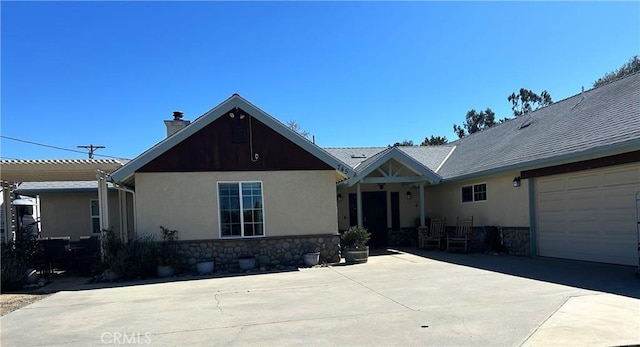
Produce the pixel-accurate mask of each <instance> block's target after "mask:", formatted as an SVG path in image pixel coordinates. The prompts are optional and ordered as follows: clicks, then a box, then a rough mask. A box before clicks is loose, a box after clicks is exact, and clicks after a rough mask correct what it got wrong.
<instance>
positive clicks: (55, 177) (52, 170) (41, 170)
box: [0, 159, 123, 182]
mask: <svg viewBox="0 0 640 347" xmlns="http://www.w3.org/2000/svg"><path fill="white" fill-rule="evenodd" d="M122 165H123V162H121V161H118V160H113V159H51V160H1V161H0V179H1V180H2V181H7V182H45V181H92V180H95V179H96V173H97V172H96V171H97V170H101V171H104V172H106V173H111V172H113V171H114V170H116V169H117V168H119V167H121V166H122Z"/></svg>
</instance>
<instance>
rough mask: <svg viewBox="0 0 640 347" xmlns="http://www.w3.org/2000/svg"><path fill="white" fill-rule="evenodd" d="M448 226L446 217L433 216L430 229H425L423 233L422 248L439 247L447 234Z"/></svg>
mask: <svg viewBox="0 0 640 347" xmlns="http://www.w3.org/2000/svg"><path fill="white" fill-rule="evenodd" d="M446 228H447V219H446V218H431V225H430V226H429V230H427V231H425V232H424V234H423V235H422V239H421V240H422V242H421V244H420V248H431V247H437V248H438V249H439V248H440V245H441V243H442V239H443V238H444V236H445V231H446Z"/></svg>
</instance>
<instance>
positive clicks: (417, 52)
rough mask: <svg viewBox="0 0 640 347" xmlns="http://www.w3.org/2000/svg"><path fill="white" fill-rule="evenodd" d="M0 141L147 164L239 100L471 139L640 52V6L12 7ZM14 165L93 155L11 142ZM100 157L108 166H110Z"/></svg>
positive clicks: (318, 129) (402, 132) (321, 132)
mask: <svg viewBox="0 0 640 347" xmlns="http://www.w3.org/2000/svg"><path fill="white" fill-rule="evenodd" d="M0 6H1V8H0V9H1V19H2V34H1V35H2V36H1V49H2V51H1V64H2V65H1V69H2V71H1V72H2V75H1V82H2V90H1V102H2V104H1V112H2V115H1V116H2V119H1V133H2V135H4V136H9V137H14V138H19V139H23V140H28V141H33V142H39V143H44V144H48V145H54V146H58V147H63V148H70V149H76V146H78V145H88V144H94V145H103V146H106V147H107V148H105V149H101V150H99V151H97V152H96V153H97V154H105V155H110V156H116V157H124V158H133V157H135V156H137V155H138V154H140V153H141V152H143V151H144V150H146V149H147V148H149V147H151V146H152V145H154V144H155V143H157V142H158V141H160V140H162V139H163V138H164V136H165V127H164V124H163V122H162V121H163V120H165V119H171V114H172V111H174V110H182V111H183V112H184V113H185V119H190V120H192V119H195V118H196V117H198V116H200V115H201V114H203V113H205V112H206V111H208V110H209V109H211V108H213V107H214V106H216V105H217V104H219V103H220V102H222V101H223V100H225V99H226V98H228V97H229V96H230V95H232V94H233V93H239V94H240V95H242V96H243V97H245V98H246V99H248V100H249V101H250V102H252V103H253V104H255V105H256V106H258V107H260V108H261V109H263V110H264V111H266V112H267V113H269V114H270V115H272V116H274V117H275V118H277V119H279V120H280V121H282V122H283V123H284V122H287V121H289V120H295V121H297V122H298V123H299V124H300V126H301V127H302V128H303V129H304V130H307V131H309V132H310V133H311V134H313V135H315V138H316V142H317V143H318V144H319V145H320V146H323V147H352V146H386V145H388V144H393V143H394V142H397V141H402V140H405V139H409V140H413V141H414V142H415V143H417V144H418V143H420V142H421V141H422V140H423V139H424V138H425V137H428V136H430V135H440V136H446V137H447V138H448V139H449V140H450V141H451V140H455V139H456V138H457V136H456V135H454V133H453V128H452V125H453V124H454V123H456V124H461V123H462V122H463V120H464V116H465V114H466V112H467V111H468V110H469V109H472V108H474V109H476V110H481V109H485V108H487V107H490V108H492V109H493V110H494V111H495V112H496V114H497V116H498V117H499V118H503V117H506V116H510V114H511V109H510V104H509V103H508V101H507V95H509V94H510V93H511V92H513V91H517V90H518V89H519V88H521V87H525V88H528V89H532V90H534V91H535V92H538V93H539V92H541V91H542V90H543V89H546V90H548V91H549V92H550V93H551V95H552V97H553V99H554V100H555V101H559V100H561V99H564V98H566V97H569V96H571V95H574V94H576V93H578V92H579V91H580V88H581V87H582V86H585V88H587V89H589V88H591V86H592V84H593V81H594V80H596V79H597V78H599V77H601V76H602V75H604V74H605V73H607V72H609V71H611V70H614V69H616V68H618V67H619V66H621V65H622V64H623V63H625V62H627V61H628V60H629V58H630V57H631V56H633V55H635V54H638V53H639V52H640V2H637V1H636V2H618V3H609V2H607V3H605V2H563V3H556V2H525V3H521V2H402V3H392V2H239V3H230V2H187V3H179V2H7V1H2V3H1V5H0ZM1 145H2V147H1V149H0V153H1V156H2V157H3V159H6V158H19V159H44V158H86V155H84V154H80V153H72V152H64V151H59V150H53V149H47V148H43V147H39V146H34V145H29V144H24V143H20V142H16V141H11V140H6V139H2V141H1ZM97 158H99V157H97Z"/></svg>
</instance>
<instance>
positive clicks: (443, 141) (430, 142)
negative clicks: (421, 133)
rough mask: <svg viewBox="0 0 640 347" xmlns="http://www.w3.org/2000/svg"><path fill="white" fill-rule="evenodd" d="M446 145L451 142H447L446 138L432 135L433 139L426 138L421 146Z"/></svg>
mask: <svg viewBox="0 0 640 347" xmlns="http://www.w3.org/2000/svg"><path fill="white" fill-rule="evenodd" d="M446 143H449V140H447V137H446V136H433V135H431V137H425V138H424V141H422V143H421V144H420V146H438V145H444V144H446Z"/></svg>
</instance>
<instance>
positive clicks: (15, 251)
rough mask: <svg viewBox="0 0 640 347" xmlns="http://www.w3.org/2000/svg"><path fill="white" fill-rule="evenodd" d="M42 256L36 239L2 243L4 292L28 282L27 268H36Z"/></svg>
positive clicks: (2, 282) (1, 267)
mask: <svg viewBox="0 0 640 347" xmlns="http://www.w3.org/2000/svg"><path fill="white" fill-rule="evenodd" d="M41 256H42V250H41V248H40V245H39V244H38V242H37V241H36V240H34V239H23V240H17V241H11V242H8V243H6V244H2V250H1V259H0V262H1V264H0V270H1V274H0V275H1V276H2V280H1V284H0V285H1V289H2V292H3V293H4V292H7V291H11V290H15V289H20V288H22V286H23V285H24V284H25V283H26V279H27V270H28V269H33V268H36V265H37V264H38V262H39V260H40V258H41Z"/></svg>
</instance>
